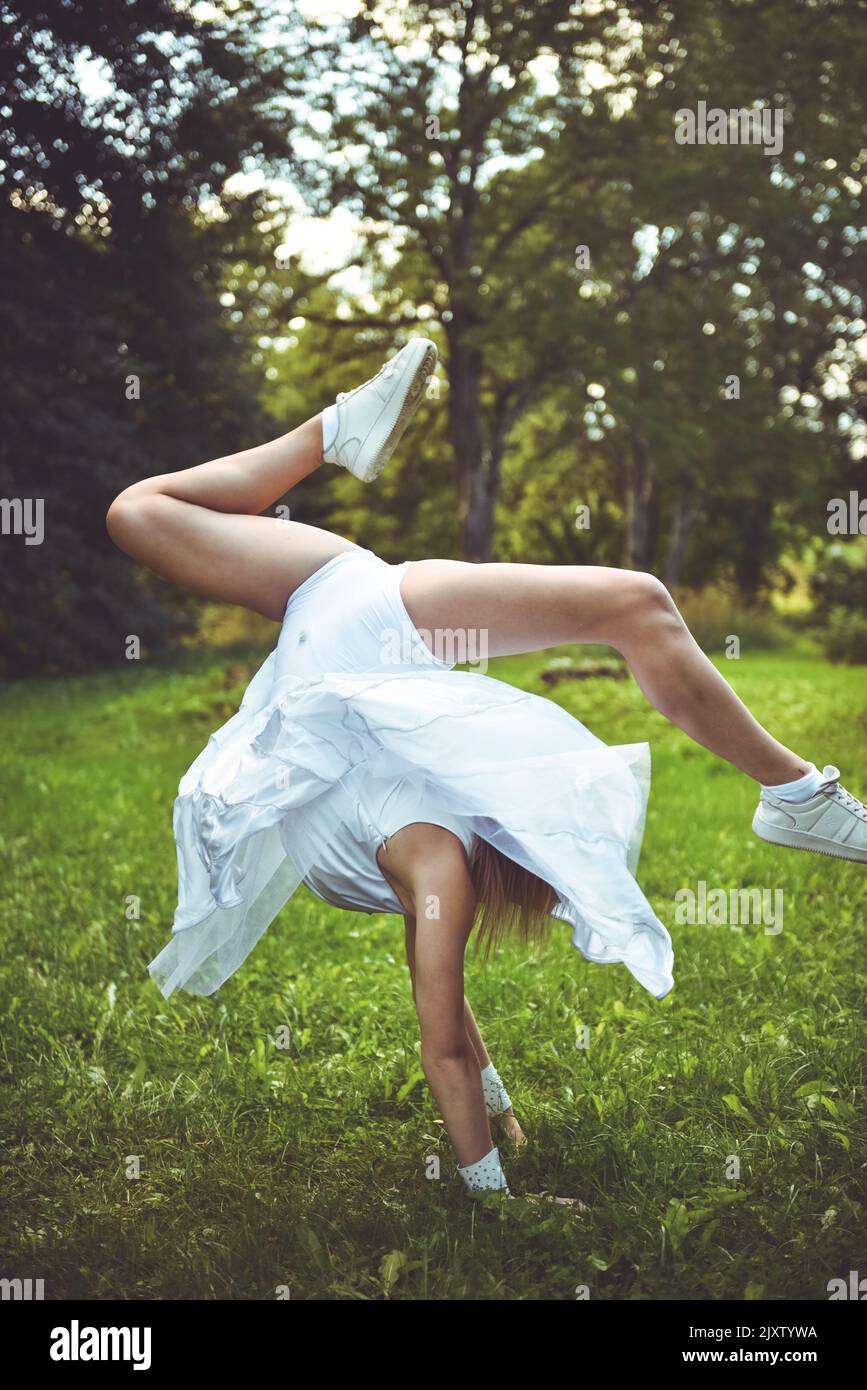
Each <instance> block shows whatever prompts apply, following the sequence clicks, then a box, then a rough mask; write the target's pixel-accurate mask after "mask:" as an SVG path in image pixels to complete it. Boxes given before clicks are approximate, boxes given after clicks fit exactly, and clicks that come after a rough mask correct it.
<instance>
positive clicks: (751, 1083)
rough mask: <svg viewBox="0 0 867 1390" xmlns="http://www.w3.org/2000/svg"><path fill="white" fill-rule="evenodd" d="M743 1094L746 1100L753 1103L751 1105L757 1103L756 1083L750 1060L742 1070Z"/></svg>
mask: <svg viewBox="0 0 867 1390" xmlns="http://www.w3.org/2000/svg"><path fill="white" fill-rule="evenodd" d="M744 1095H745V1096H746V1098H747V1100H749V1101H751V1102H752V1103H753V1105H756V1104H757V1103H758V1099H759V1093H758V1087H757V1085H756V1077H755V1072H754V1071H753V1064H752V1062H750V1064H749V1066H748V1067H747V1069H746V1071H745V1072H744Z"/></svg>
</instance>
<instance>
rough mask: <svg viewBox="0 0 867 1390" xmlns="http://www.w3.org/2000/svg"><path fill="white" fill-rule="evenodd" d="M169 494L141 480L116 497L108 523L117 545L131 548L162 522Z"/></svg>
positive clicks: (109, 511)
mask: <svg viewBox="0 0 867 1390" xmlns="http://www.w3.org/2000/svg"><path fill="white" fill-rule="evenodd" d="M165 502H166V498H165V497H162V496H161V495H160V494H159V493H154V492H151V491H147V490H145V489H143V488H141V487H140V485H139V484H138V483H133V485H132V486H131V487H128V488H125V489H124V491H123V492H121V493H119V494H118V496H117V497H116V498H115V499H114V501H113V502H112V504H111V506H110V507H109V509H108V511H107V512H106V515H105V527H106V530H107V531H108V534H109V535H110V536H111V539H112V540H113V541H114V543H115V545H116V546H118V547H119V548H120V549H121V550H126V551H128V550H129V549H130V548H131V547H136V546H137V544H138V543H139V541H140V539H141V538H142V537H143V536H145V535H147V534H148V533H149V532H152V530H153V527H154V526H155V525H157V524H158V523H159V519H160V512H161V508H162V507H164V506H165Z"/></svg>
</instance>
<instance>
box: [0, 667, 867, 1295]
mask: <svg viewBox="0 0 867 1390" xmlns="http://www.w3.org/2000/svg"><path fill="white" fill-rule="evenodd" d="M545 662H546V658H545V657H542V656H540V657H530V658H525V659H521V660H509V661H501V662H499V663H495V664H494V665H493V666H492V668H491V674H496V675H498V676H500V677H501V678H503V679H506V680H510V681H513V682H516V683H520V684H522V685H525V686H526V687H527V688H529V689H533V690H536V691H538V692H539V693H541V692H542V691H543V690H544V689H545V687H544V686H543V685H542V684H541V682H540V681H539V672H540V670H541V669H542V667H543V665H544V664H545ZM720 664H721V666H722V667H723V668H724V669H725V674H726V675H727V676H728V677H729V678H730V679H731V680H732V681H733V683H734V684H735V685H736V687H737V689H738V690H739V692H740V693H741V694H742V695H743V696H744V698H745V699H746V700H747V702H748V703H749V704H750V706H751V708H753V710H754V712H755V713H756V715H757V716H758V717H759V718H760V719H762V720H763V721H764V722H766V723H768V724H769V725H770V726H771V727H772V729H773V730H774V731H775V732H776V733H777V734H778V736H779V737H781V738H782V739H783V740H785V741H787V742H791V743H793V744H795V745H796V746H797V747H798V748H799V749H802V750H803V751H804V752H805V753H806V755H807V756H810V757H813V758H814V759H815V760H816V761H820V760H824V761H829V760H834V761H836V762H838V763H839V764H840V765H841V766H842V767H843V769H844V772H845V774H846V778H847V780H848V782H849V784H850V786H851V787H852V788H853V790H855V791H860V792H861V793H862V794H863V792H864V791H865V786H867V778H865V772H864V769H865V767H867V708H865V706H867V690H865V680H864V672H863V669H862V670H858V669H836V668H832V667H830V666H828V665H827V664H825V663H824V662H823V661H822V660H821V659H819V658H818V657H815V656H811V655H809V654H801V653H799V652H797V651H793V650H789V651H775V652H773V653H762V654H761V655H758V656H744V657H743V658H742V659H741V660H740V661H739V662H725V661H723V662H721V663H720ZM223 669H224V664H223V665H220V666H218V665H216V664H215V659H214V658H213V656H211V657H209V656H207V655H201V654H200V655H198V656H191V657H190V658H188V659H187V660H186V661H185V663H184V668H183V669H182V670H175V671H172V672H170V671H166V670H160V669H155V668H151V669H145V668H143V667H137V666H136V665H134V664H131V665H130V666H129V667H125V668H124V670H123V671H122V672H121V673H119V674H117V675H112V676H100V677H93V678H87V679H79V680H70V681H57V682H54V683H51V684H40V683H28V684H24V685H15V686H11V687H7V688H6V689H5V690H4V691H3V692H2V695H0V718H2V727H3V742H4V755H5V763H6V796H5V809H4V816H3V827H2V857H0V866H2V896H3V900H4V913H3V926H2V963H3V964H2V982H0V1008H2V1012H3V1017H4V1020H5V1024H4V1029H3V1035H4V1040H3V1059H4V1073H5V1074H4V1076H3V1082H4V1084H3V1086H2V1092H0V1094H2V1110H3V1125H4V1130H5V1131H6V1146H5V1157H4V1159H3V1171H2V1201H3V1204H4V1208H5V1214H4V1216H3V1221H2V1268H0V1272H2V1273H3V1274H4V1275H5V1276H7V1277H13V1276H15V1275H19V1276H21V1277H28V1276H30V1277H34V1278H38V1277H43V1278H45V1280H46V1296H47V1297H62V1298H73V1297H85V1298H87V1297H90V1298H108V1297H120V1298H184V1297H185V1298H214V1297H224V1298H225V1297H233V1298H254V1299H260V1298H274V1297H275V1290H277V1289H278V1287H280V1286H285V1285H288V1286H289V1288H290V1290H291V1296H292V1297H293V1298H296V1299H298V1298H300V1299H310V1298H329V1297H330V1298H350V1299H380V1298H383V1297H387V1296H389V1297H392V1298H405V1299H412V1298H431V1299H491V1298H501V1299H538V1298H548V1299H571V1298H574V1296H575V1289H576V1286H578V1285H589V1287H590V1291H591V1297H593V1298H595V1299H623V1298H650V1299H670V1298H694V1299H723V1298H743V1297H749V1298H769V1299H772V1298H784V1297H788V1298H826V1297H827V1293H826V1285H827V1282H828V1280H829V1279H831V1278H835V1277H843V1278H848V1273H849V1271H850V1270H851V1269H859V1270H860V1272H861V1275H862V1276H863V1275H864V1274H867V1238H865V1230H867V1197H865V1157H867V1147H865V1119H864V1114H865V1112H864V1078H865V1044H864V1027H863V1000H864V977H865V959H867V928H865V920H864V919H865V907H867V872H865V871H864V870H863V869H862V868H861V867H860V866H858V865H853V864H846V863H839V862H835V861H829V860H827V859H824V858H819V857H817V856H812V855H804V854H796V853H791V852H785V851H775V850H773V849H772V848H771V847H770V846H766V845H764V844H762V843H761V842H759V841H758V840H756V839H754V837H753V836H752V835H751V833H750V817H751V814H752V810H753V805H754V791H753V789H752V786H751V784H750V783H749V782H748V781H747V780H746V779H745V778H743V777H741V776H739V775H738V774H737V773H736V772H734V771H733V770H732V769H731V768H729V767H728V766H727V765H726V764H724V763H721V762H718V761H717V760H715V759H713V758H712V757H711V756H710V755H709V754H707V753H705V752H704V751H703V750H701V749H699V748H697V747H695V746H694V745H691V744H690V743H689V742H688V741H687V740H686V739H685V738H684V737H683V736H682V735H680V734H679V733H678V732H677V731H676V730H674V729H673V728H671V727H670V726H669V725H667V724H666V723H665V721H664V720H662V719H661V718H660V717H659V716H657V715H656V714H654V713H653V712H652V711H651V710H649V709H648V707H647V706H646V705H645V703H644V701H643V699H642V698H641V696H640V694H639V693H638V691H637V689H636V688H635V686H634V685H633V684H632V683H631V682H613V681H606V680H592V681H583V682H574V683H563V684H561V685H559V686H558V687H557V688H556V690H555V691H554V692H553V695H554V698H556V699H558V700H559V701H560V702H562V703H563V704H564V705H565V706H566V707H567V708H568V709H569V710H570V711H571V712H572V713H574V714H575V715H576V716H578V717H580V718H581V719H582V720H583V721H584V722H585V723H587V724H588V725H589V726H590V727H591V728H592V729H594V730H595V731H596V732H597V733H598V734H599V735H600V736H601V737H603V738H604V739H606V740H607V741H608V742H629V741H633V740H638V739H643V738H647V739H649V740H650V743H651V746H652V751H653V767H654V785H653V793H652V797H651V809H650V813H649V818H648V824H647V834H646V839H645V846H644V852H643V856H642V863H641V866H640V871H639V877H640V881H641V882H642V885H643V887H644V888H645V891H646V892H647V893H648V895H649V897H650V898H651V901H652V902H653V903H654V906H655V907H656V910H657V911H658V912H659V914H660V916H661V917H662V918H663V920H664V921H666V922H667V924H668V925H669V926H670V928H671V930H672V934H673V936H674V941H675V952H676V960H675V976H676V981H677V983H676V987H675V990H674V991H673V993H672V994H670V995H669V996H668V998H667V999H666V1000H665V1001H663V1002H662V1003H659V1002H657V1001H655V1000H653V999H652V998H651V997H650V996H649V995H647V994H646V993H645V992H644V991H643V990H642V989H641V988H640V986H639V985H637V984H636V983H635V982H634V981H633V980H632V977H631V976H630V975H629V974H628V973H627V971H626V970H625V969H624V968H623V967H622V966H610V967H601V966H596V965H590V964H587V963H586V962H584V961H583V960H582V958H581V957H580V956H579V955H578V953H577V952H576V951H575V950H574V948H573V947H572V946H571V945H570V942H569V937H568V931H567V930H566V928H564V927H560V928H555V929H554V931H553V933H552V936H551V938H550V940H549V942H548V943H547V944H546V945H545V947H544V948H540V949H538V950H535V951H534V952H533V953H531V954H526V953H524V952H522V951H519V950H517V949H513V948H508V949H506V950H504V951H503V952H502V953H501V954H500V955H499V956H498V957H497V958H496V959H495V960H494V961H493V962H491V963H489V964H488V965H484V964H483V963H482V962H481V961H480V960H478V959H475V958H473V957H472V956H470V959H469V965H468V987H467V988H468V994H469V996H470V998H471V999H472V1001H473V1004H474V1008H475V1010H476V1013H477V1016H478V1018H479V1021H480V1024H481V1027H482V1030H483V1033H484V1034H485V1037H486V1040H487V1042H488V1046H489V1048H490V1050H491V1053H492V1056H493V1059H494V1061H495V1063H496V1064H497V1066H498V1067H499V1070H500V1072H501V1073H502V1075H503V1077H504V1080H505V1081H506V1084H507V1086H508V1088H509V1090H510V1092H511V1094H512V1098H513V1101H514V1104H515V1108H516V1111H517V1113H518V1115H519V1118H520V1119H521V1121H522V1123H523V1125H524V1127H525V1129H526V1131H527V1133H528V1135H529V1137H530V1140H531V1142H530V1144H529V1145H528V1146H527V1148H526V1150H525V1151H523V1152H522V1153H521V1154H520V1155H518V1156H516V1157H510V1158H507V1169H508V1172H509V1176H510V1180H511V1183H512V1187H513V1190H514V1191H516V1192H519V1193H520V1192H532V1191H538V1190H540V1189H542V1188H547V1189H548V1190H549V1191H555V1192H560V1193H567V1194H571V1195H577V1196H579V1197H581V1198H582V1199H583V1201H584V1202H585V1203H586V1204H587V1205H588V1207H589V1209H590V1210H589V1212H588V1213H587V1214H584V1215H579V1214H576V1213H575V1212H574V1211H568V1210H566V1209H564V1208H559V1207H551V1206H544V1207H541V1208H539V1207H531V1206H529V1205H528V1204H526V1203H522V1202H511V1203H504V1204H502V1209H501V1210H500V1211H499V1213H496V1212H492V1211H488V1210H486V1208H485V1206H484V1205H483V1204H480V1203H475V1202H473V1201H471V1200H469V1199H467V1198H465V1197H464V1195H463V1193H462V1191H461V1188H460V1185H459V1183H458V1181H457V1179H456V1178H455V1177H454V1169H453V1162H452V1160H451V1157H450V1151H449V1146H448V1142H447V1139H446V1137H445V1135H444V1132H443V1128H442V1125H441V1123H440V1122H439V1121H438V1119H437V1115H436V1111H435V1109H434V1107H433V1104H432V1101H431V1098H430V1095H429V1093H428V1091H427V1089H426V1087H425V1084H424V1082H423V1080H422V1076H421V1071H420V1066H419V1055H418V1038H417V1029H416V1025H415V1019H414V1014H413V1009H412V1001H411V998H410V993H409V988H408V979H407V974H406V968H405V965H404V964H403V961H402V923H401V921H400V919H399V918H397V917H393V918H390V917H385V916H382V917H368V916H364V915H358V916H356V915H350V914H347V913H341V912H338V911H335V910H332V909H330V908H327V907H325V905H324V904H320V903H319V902H318V901H316V900H315V899H313V898H312V897H311V896H310V895H308V894H307V893H306V891H302V892H300V893H299V894H297V895H296V897H295V898H294V899H293V900H292V902H291V903H290V904H289V906H288V907H287V909H286V910H285V911H284V913H283V914H281V916H280V918H278V920H277V921H276V922H275V923H274V924H273V925H272V927H271V928H270V930H269V932H268V933H267V934H266V936H265V938H264V939H263V941H262V942H261V943H260V945H259V946H258V947H257V948H256V950H255V952H254V953H253V955H252V956H251V957H250V959H249V960H248V962H247V964H246V966H245V967H244V969H243V970H242V971H241V972H240V973H239V974H238V975H236V976H235V977H234V978H233V979H232V980H230V981H229V982H228V983H227V984H226V985H225V986H224V987H223V989H222V990H221V991H219V993H218V994H217V995H215V996H214V997H213V998H212V999H210V1000H200V999H195V998H192V997H191V996H185V995H181V996H177V997H176V998H174V999H173V1000H172V1001H170V1002H169V1003H168V1004H166V1003H165V1002H164V1001H163V1000H162V999H161V997H160V995H159V994H158V992H157V990H156V988H155V987H154V986H153V985H152V984H151V982H150V981H149V979H148V977H147V975H146V971H145V967H146V964H147V962H148V961H149V960H150V958H151V957H152V956H153V955H155V954H156V952H157V951H158V949H159V948H160V947H161V945H162V944H163V942H164V940H165V939H166V937H167V932H168V929H169V924H170V922H171V915H172V910H173V907H174V901H175V887H176V884H175V877H174V875H175V857H174V845H173V841H172V833H171V803H172V799H173V796H174V794H175V791H176V787H177V782H178V779H179V777H180V775H181V773H182V772H183V771H184V770H185V768H186V767H187V766H188V764H189V763H190V762H191V761H192V759H193V757H194V756H195V755H196V753H197V752H198V751H199V749H200V748H201V747H202V746H203V744H204V742H205V740H206V738H207V735H208V733H209V732H210V730H211V728H212V727H213V726H214V725H215V724H216V723H219V722H221V721H222V719H224V718H225V717H227V715H228V714H229V713H230V712H231V710H232V708H233V707H234V705H235V704H236V702H237V697H238V695H239V693H240V684H239V682H240V683H242V676H243V673H240V674H239V673H238V671H237V670H236V671H235V674H234V676H233V680H234V682H235V688H233V689H228V690H226V689H223V688H222V686H223V684H224V682H223V680H222V671H223ZM215 691H216V693H215ZM699 879H705V880H706V881H707V882H708V884H709V885H711V886H721V887H724V888H730V887H733V886H741V885H744V886H748V885H758V886H760V887H767V888H771V889H774V888H778V887H779V888H781V889H782V890H783V891H784V894H785V924H784V928H783V931H782V932H781V933H780V934H779V935H768V934H765V932H764V931H763V929H762V927H761V926H747V927H744V928H743V929H741V930H734V929H732V928H729V927H713V926H676V925H674V906H673V901H672V900H673V895H674V893H675V892H676V890H677V889H678V888H679V887H681V886H689V885H692V886H694V885H695V883H696V881H697V880H699ZM128 895H134V896H135V897H136V898H137V899H139V900H140V917H139V918H138V920H136V918H135V916H131V917H128V916H127V915H126V914H127V911H128V910H129V909H128V908H127V905H126V900H127V897H128ZM286 1025H288V1028H289V1030H290V1034H289V1037H290V1042H289V1046H288V1047H280V1046H278V1045H277V1037H278V1030H279V1029H280V1028H281V1027H284V1026H286ZM584 1025H586V1026H587V1028H589V1033H590V1045H589V1047H588V1048H586V1049H583V1048H579V1047H577V1046H576V1038H578V1037H579V1036H580V1033H579V1030H580V1028H581V1027H582V1026H584ZM129 1155H138V1156H139V1157H140V1162H141V1176H140V1177H139V1178H138V1179H134V1178H130V1177H129V1176H127V1164H128V1156H129ZM431 1156H433V1157H436V1158H438V1159H439V1163H440V1166H441V1179H440V1180H439V1181H437V1180H435V1179H434V1180H431V1179H428V1178H427V1177H426V1175H425V1174H426V1168H430V1167H431V1166H432V1165H431V1164H430V1159H431ZM731 1156H734V1157H736V1158H737V1159H738V1160H739V1163H740V1178H739V1179H738V1180H735V1179H733V1178H732V1177H730V1176H728V1174H727V1164H728V1163H729V1162H730V1157H731Z"/></svg>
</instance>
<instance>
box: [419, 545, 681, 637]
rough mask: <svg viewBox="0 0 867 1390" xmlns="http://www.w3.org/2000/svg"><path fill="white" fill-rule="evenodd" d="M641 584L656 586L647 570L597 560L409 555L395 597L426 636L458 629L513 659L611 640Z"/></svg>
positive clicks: (617, 634)
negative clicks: (476, 560) (481, 560)
mask: <svg viewBox="0 0 867 1390" xmlns="http://www.w3.org/2000/svg"><path fill="white" fill-rule="evenodd" d="M648 584H656V581H655V580H653V579H652V578H651V576H650V575H644V574H636V573H633V572H632V571H630V570H621V569H612V568H608V567H606V566H601V565H524V564H506V563H503V564H500V563H490V564H470V563H467V562H465V561H463V560H417V561H414V562H413V564H411V565H409V566H408V568H407V570H406V572H405V574H404V576H403V579H402V581H401V596H402V598H403V601H404V603H405V604H406V607H407V611H408V612H409V615H410V617H411V618H412V620H413V622H414V624H415V625H416V627H418V628H421V629H424V630H426V631H427V632H430V633H431V634H432V635H433V637H434V640H436V634H437V631H438V630H439V631H440V632H458V633H463V634H465V635H469V637H470V638H473V639H474V640H475V647H474V648H473V650H483V651H486V653H487V655H489V656H515V655H517V654H519V653H521V652H533V651H540V650H542V649H543V648H545V647H555V646H558V645H559V644H560V643H564V642H601V643H606V644H610V645H617V643H618V641H619V640H620V637H621V636H622V633H623V629H624V624H625V623H626V622H628V619H629V614H630V612H631V611H635V608H636V606H637V604H638V600H639V598H640V596H641V593H642V590H643V589H644V588H646V587H647V585H648ZM659 587H660V588H661V587H662V586H659ZM467 645H468V649H469V648H470V641H469V640H468V643H467Z"/></svg>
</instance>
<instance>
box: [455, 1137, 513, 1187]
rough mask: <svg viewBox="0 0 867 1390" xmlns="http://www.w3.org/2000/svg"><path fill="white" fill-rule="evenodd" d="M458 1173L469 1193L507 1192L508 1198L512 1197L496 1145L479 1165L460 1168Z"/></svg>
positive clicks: (470, 1164)
mask: <svg viewBox="0 0 867 1390" xmlns="http://www.w3.org/2000/svg"><path fill="white" fill-rule="evenodd" d="M458 1172H459V1173H460V1175H461V1177H462V1178H463V1180H464V1187H465V1188H466V1189H467V1191H468V1192H505V1194H506V1196H507V1197H510V1196H511V1195H512V1194H511V1193H510V1191H509V1184H508V1183H507V1182H506V1175H505V1173H504V1172H503V1167H502V1164H501V1163H500V1151H499V1149H498V1148H497V1147H496V1145H495V1146H494V1148H493V1149H491V1151H490V1153H486V1154H485V1156H484V1158H480V1159H479V1161H478V1163H468V1164H467V1166H466V1167H465V1168H459V1169H458Z"/></svg>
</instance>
